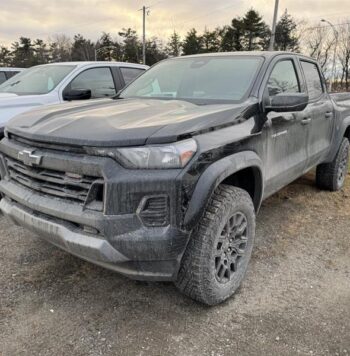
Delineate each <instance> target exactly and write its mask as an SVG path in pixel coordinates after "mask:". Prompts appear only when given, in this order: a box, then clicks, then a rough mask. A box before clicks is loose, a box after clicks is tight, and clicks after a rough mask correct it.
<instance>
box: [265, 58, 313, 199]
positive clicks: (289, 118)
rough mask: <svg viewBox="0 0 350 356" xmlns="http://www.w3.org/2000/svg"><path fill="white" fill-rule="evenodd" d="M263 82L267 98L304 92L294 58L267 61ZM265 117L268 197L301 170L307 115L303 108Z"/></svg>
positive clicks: (301, 78)
mask: <svg viewBox="0 0 350 356" xmlns="http://www.w3.org/2000/svg"><path fill="white" fill-rule="evenodd" d="M263 85H264V96H265V97H266V96H268V97H269V98H270V99H271V98H272V97H273V96H274V95H278V94H280V93H291V94H292V93H304V92H305V83H304V81H303V77H302V76H301V72H300V66H299V63H298V61H297V59H296V58H295V57H289V56H279V57H277V58H276V59H275V60H274V61H273V62H272V63H271V66H270V69H269V70H268V73H267V79H265V84H263ZM266 120H267V121H266V124H265V127H264V130H266V132H265V134H266V139H267V158H266V163H267V164H266V165H265V167H266V171H265V177H266V187H265V196H268V195H270V194H272V193H274V192H276V191H277V190H279V189H280V188H281V187H283V186H285V185H287V184H288V183H290V182H292V181H293V180H294V179H296V178H297V177H299V176H300V175H302V174H303V173H304V171H305V168H306V164H307V160H308V157H307V149H306V145H307V138H308V130H309V125H308V124H309V123H311V118H310V117H309V108H308V107H306V109H305V110H304V111H302V112H293V111H291V112H280V113H279V112H270V113H268V114H267V117H266Z"/></svg>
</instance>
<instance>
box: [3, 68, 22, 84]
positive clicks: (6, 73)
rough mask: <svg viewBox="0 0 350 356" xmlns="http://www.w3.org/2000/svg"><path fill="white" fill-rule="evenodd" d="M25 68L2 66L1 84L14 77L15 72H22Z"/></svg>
mask: <svg viewBox="0 0 350 356" xmlns="http://www.w3.org/2000/svg"><path fill="white" fill-rule="evenodd" d="M22 70H23V68H13V67H4V68H3V67H0V84H2V83H4V82H6V80H8V79H10V78H11V77H13V76H14V75H15V74H17V73H19V72H22Z"/></svg>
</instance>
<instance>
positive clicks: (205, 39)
mask: <svg viewBox="0 0 350 356" xmlns="http://www.w3.org/2000/svg"><path fill="white" fill-rule="evenodd" d="M219 32H220V30H219V29H215V30H214V31H209V30H208V29H205V30H204V33H203V35H202V46H203V49H202V51H203V52H205V53H209V52H219V51H220V44H221V43H220V42H221V41H220V33H219Z"/></svg>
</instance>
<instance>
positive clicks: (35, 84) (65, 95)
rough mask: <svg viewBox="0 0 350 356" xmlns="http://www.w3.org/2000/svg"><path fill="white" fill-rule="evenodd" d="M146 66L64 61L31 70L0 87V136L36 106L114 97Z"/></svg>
mask: <svg viewBox="0 0 350 356" xmlns="http://www.w3.org/2000/svg"><path fill="white" fill-rule="evenodd" d="M147 68H148V67H147V66H144V65H140V64H132V63H120V62H66V63H52V64H45V65H39V66H35V67H31V68H29V69H26V70H24V71H23V72H21V73H20V74H18V75H17V76H16V77H14V78H11V79H9V80H8V81H6V82H5V83H3V84H2V85H0V137H1V136H2V132H3V127H4V126H5V124H6V122H7V121H8V120H10V119H11V118H12V117H14V116H16V115H17V114H20V113H22V112H25V111H28V110H31V109H33V108H35V107H37V106H41V105H47V104H56V103H62V102H65V101H71V100H83V99H90V98H92V99H95V98H105V97H111V96H113V95H116V93H117V92H118V91H119V90H120V89H122V88H123V87H124V86H125V85H126V84H128V83H130V82H131V81H132V80H133V79H135V78H136V77H137V76H139V75H140V74H141V73H143V72H144V71H145V70H146V69H147Z"/></svg>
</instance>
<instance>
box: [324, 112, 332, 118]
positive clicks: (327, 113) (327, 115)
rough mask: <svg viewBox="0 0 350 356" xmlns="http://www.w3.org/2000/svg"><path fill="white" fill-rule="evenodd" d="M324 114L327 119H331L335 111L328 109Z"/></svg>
mask: <svg viewBox="0 0 350 356" xmlns="http://www.w3.org/2000/svg"><path fill="white" fill-rule="evenodd" d="M324 116H325V117H326V119H330V118H332V117H333V113H332V112H331V111H327V112H326V113H325V115H324Z"/></svg>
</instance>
